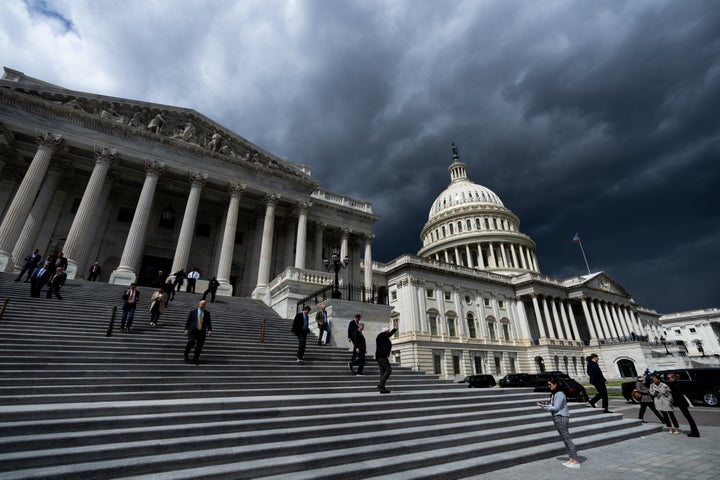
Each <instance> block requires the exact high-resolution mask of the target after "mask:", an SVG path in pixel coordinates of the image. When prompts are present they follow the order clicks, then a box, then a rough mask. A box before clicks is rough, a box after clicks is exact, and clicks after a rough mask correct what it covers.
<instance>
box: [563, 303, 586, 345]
mask: <svg viewBox="0 0 720 480" xmlns="http://www.w3.org/2000/svg"><path fill="white" fill-rule="evenodd" d="M565 308H567V314H568V317H570V325H572V328H573V332H575V340H577V341H582V337H581V336H580V330H579V329H578V326H577V322H576V321H575V314H574V313H573V310H572V306H571V305H570V302H569V301H568V302H567V304H565Z"/></svg>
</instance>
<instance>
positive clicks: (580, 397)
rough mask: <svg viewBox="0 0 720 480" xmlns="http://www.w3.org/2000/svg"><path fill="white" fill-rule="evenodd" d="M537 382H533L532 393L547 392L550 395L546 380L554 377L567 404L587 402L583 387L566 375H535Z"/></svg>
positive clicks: (557, 373) (561, 373)
mask: <svg viewBox="0 0 720 480" xmlns="http://www.w3.org/2000/svg"><path fill="white" fill-rule="evenodd" d="M536 376H537V380H536V381H535V389H534V390H533V391H534V392H548V393H550V387H548V384H547V382H548V380H550V379H551V378H553V377H555V378H557V379H558V381H559V382H560V386H561V387H562V389H563V391H564V392H565V397H567V400H568V402H582V403H584V402H587V401H588V398H589V397H588V394H587V391H586V390H585V387H583V386H582V385H580V383H578V382H576V381H575V380H573V379H572V378H570V376H569V375H568V374H567V373H564V372H560V371H555V372H544V373H539V374H537V375H536Z"/></svg>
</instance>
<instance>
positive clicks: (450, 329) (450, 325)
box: [447, 318, 455, 337]
mask: <svg viewBox="0 0 720 480" xmlns="http://www.w3.org/2000/svg"><path fill="white" fill-rule="evenodd" d="M447 322H448V335H450V336H451V337H454V336H455V319H454V318H448V321H447Z"/></svg>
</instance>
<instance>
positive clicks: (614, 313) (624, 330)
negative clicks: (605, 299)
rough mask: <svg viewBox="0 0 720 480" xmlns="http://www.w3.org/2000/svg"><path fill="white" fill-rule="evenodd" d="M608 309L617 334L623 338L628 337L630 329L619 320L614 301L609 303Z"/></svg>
mask: <svg viewBox="0 0 720 480" xmlns="http://www.w3.org/2000/svg"><path fill="white" fill-rule="evenodd" d="M608 310H609V311H610V315H611V316H612V318H613V321H614V322H615V325H617V328H618V334H619V335H620V336H622V337H624V338H628V337H630V331H629V330H628V329H627V328H626V327H625V323H624V322H623V321H621V319H620V317H619V316H618V313H617V305H615V304H614V303H611V304H609V305H608Z"/></svg>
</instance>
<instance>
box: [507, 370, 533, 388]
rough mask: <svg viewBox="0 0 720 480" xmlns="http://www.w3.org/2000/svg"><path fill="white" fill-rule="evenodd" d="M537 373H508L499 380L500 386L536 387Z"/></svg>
mask: <svg viewBox="0 0 720 480" xmlns="http://www.w3.org/2000/svg"><path fill="white" fill-rule="evenodd" d="M536 380H537V375H535V374H532V373H508V374H507V375H505V376H504V377H503V378H501V379H500V380H499V381H498V386H499V387H534V386H535V382H536Z"/></svg>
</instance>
